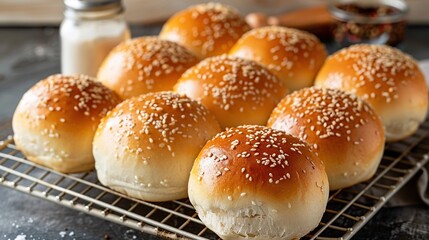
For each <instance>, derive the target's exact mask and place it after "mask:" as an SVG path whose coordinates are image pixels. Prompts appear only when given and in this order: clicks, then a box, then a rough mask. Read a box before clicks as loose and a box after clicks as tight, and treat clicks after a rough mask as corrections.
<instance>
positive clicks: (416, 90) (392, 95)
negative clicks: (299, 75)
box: [315, 44, 427, 111]
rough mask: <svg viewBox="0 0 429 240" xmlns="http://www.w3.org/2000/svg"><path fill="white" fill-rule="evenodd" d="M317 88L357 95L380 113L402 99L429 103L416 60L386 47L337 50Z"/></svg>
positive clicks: (354, 47) (320, 77)
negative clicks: (339, 90) (332, 89)
mask: <svg viewBox="0 0 429 240" xmlns="http://www.w3.org/2000/svg"><path fill="white" fill-rule="evenodd" d="M315 85H316V86H320V87H328V88H340V89H342V90H344V91H347V92H351V93H354V94H357V95H358V96H359V97H361V98H362V99H363V100H365V101H367V102H368V103H369V104H370V105H371V106H372V107H373V108H375V109H376V110H377V111H378V110H379V109H381V108H383V107H384V106H385V105H386V104H390V103H394V102H397V101H402V100H403V99H401V98H405V99H408V98H414V99H420V101H423V100H424V101H426V102H427V86H426V82H425V80H424V76H423V74H422V72H421V71H420V69H419V67H418V65H417V63H416V61H415V60H414V59H413V58H412V57H410V56H409V55H407V54H405V53H403V52H401V51H399V50H397V49H395V48H392V47H389V46H384V45H368V44H357V45H353V46H351V47H348V48H345V49H342V50H340V51H338V52H337V53H335V54H333V55H332V56H330V57H329V58H328V60H327V61H326V63H325V65H324V66H323V67H322V69H321V70H320V72H319V74H318V76H317V78H316V82H315ZM411 101H412V102H415V101H416V100H411ZM405 102H407V101H406V100H405ZM426 105H427V104H426Z"/></svg>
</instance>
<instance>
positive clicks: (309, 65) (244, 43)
mask: <svg viewBox="0 0 429 240" xmlns="http://www.w3.org/2000/svg"><path fill="white" fill-rule="evenodd" d="M229 54H230V55H232V56H236V57H241V58H245V59H250V60H254V61H257V62H259V63H261V64H262V65H264V66H265V67H267V68H268V69H270V70H271V71H272V72H273V73H275V74H276V75H277V77H278V78H280V79H281V80H282V81H283V83H284V84H285V86H286V87H287V88H288V89H289V90H291V91H295V90H297V89H301V88H304V87H309V86H311V85H313V82H314V79H315V77H316V75H317V72H318V71H319V69H320V68H321V67H322V65H323V62H324V61H325V59H326V56H327V52H326V50H325V46H324V45H323V44H322V43H321V42H320V41H319V39H318V38H317V37H316V36H314V35H313V34H310V33H307V32H304V31H300V30H297V29H292V28H285V27H277V26H270V27H262V28H256V29H253V30H252V31H249V32H247V33H246V34H244V35H243V36H242V37H241V38H240V39H239V40H238V41H237V43H236V44H235V45H234V46H233V47H232V49H231V51H230V52H229Z"/></svg>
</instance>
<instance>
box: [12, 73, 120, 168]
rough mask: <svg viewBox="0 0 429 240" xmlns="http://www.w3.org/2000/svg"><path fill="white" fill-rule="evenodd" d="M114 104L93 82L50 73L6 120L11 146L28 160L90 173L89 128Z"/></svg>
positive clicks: (113, 97) (105, 90)
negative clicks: (10, 127) (9, 129)
mask: <svg viewBox="0 0 429 240" xmlns="http://www.w3.org/2000/svg"><path fill="white" fill-rule="evenodd" d="M119 101H120V100H119V98H118V97H117V96H116V94H115V93H114V92H112V91H111V90H109V89H108V88H107V87H105V86H103V85H102V84H101V83H99V82H97V81H95V79H93V78H90V77H86V76H83V75H60V74H58V75H52V76H50V77H48V78H46V79H45V80H42V81H40V82H38V83H37V84H36V85H34V86H33V87H32V88H31V89H30V90H28V91H27V92H26V93H25V94H24V96H22V99H21V101H20V102H19V104H18V107H17V108H16V110H15V113H14V115H13V120H12V127H13V132H14V139H15V144H16V146H17V147H18V149H19V150H21V151H22V152H23V153H24V155H25V156H26V157H27V158H28V159H29V160H31V161H33V162H36V163H39V164H41V165H44V166H47V167H49V168H52V169H54V170H57V171H60V172H65V173H71V172H81V171H88V170H91V169H92V168H93V167H94V158H93V156H92V139H93V137H94V134H95V130H96V129H97V126H98V123H99V121H100V119H101V118H102V117H103V116H104V115H105V114H106V113H107V112H108V111H109V110H110V109H112V108H113V107H115V106H116V104H118V103H119Z"/></svg>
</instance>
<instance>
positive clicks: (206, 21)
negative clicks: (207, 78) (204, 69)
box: [160, 3, 250, 58]
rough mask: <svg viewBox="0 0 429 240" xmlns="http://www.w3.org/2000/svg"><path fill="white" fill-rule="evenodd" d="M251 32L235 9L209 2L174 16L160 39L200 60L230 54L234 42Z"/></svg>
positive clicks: (167, 23) (165, 26)
mask: <svg viewBox="0 0 429 240" xmlns="http://www.w3.org/2000/svg"><path fill="white" fill-rule="evenodd" d="M248 30H250V27H249V25H247V23H246V22H245V20H244V19H243V17H242V16H241V15H240V14H239V13H238V12H237V11H236V10H234V9H232V8H230V7H228V6H225V5H222V4H218V3H206V4H200V5H195V6H191V7H189V8H187V9H185V10H183V11H180V12H178V13H176V14H175V15H173V16H172V17H171V18H170V19H169V20H168V21H167V22H166V23H165V24H164V26H163V28H162V30H161V33H160V38H162V39H167V40H170V41H174V42H177V43H179V44H181V45H183V46H185V47H187V48H188V49H189V50H191V51H192V52H193V53H194V54H195V55H197V56H198V57H200V58H206V57H211V56H216V55H221V54H224V53H228V51H229V49H230V48H231V47H232V45H234V43H235V42H236V41H237V40H238V39H239V38H240V37H241V35H243V33H245V32H247V31H248Z"/></svg>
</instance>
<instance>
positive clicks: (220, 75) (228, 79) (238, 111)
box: [174, 55, 286, 128]
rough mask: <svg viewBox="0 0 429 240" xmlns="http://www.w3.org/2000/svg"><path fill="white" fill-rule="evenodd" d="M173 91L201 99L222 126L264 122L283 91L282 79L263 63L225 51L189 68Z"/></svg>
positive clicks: (262, 123)
mask: <svg viewBox="0 0 429 240" xmlns="http://www.w3.org/2000/svg"><path fill="white" fill-rule="evenodd" d="M174 91H176V92H179V93H183V94H186V95H187V96H188V97H190V98H193V99H196V100H198V101H201V103H202V104H204V105H205V106H206V107H207V108H208V109H209V110H210V111H211V112H213V114H214V115H215V116H216V118H217V119H218V121H219V123H220V125H221V127H222V128H227V127H234V126H239V125H242V124H256V125H265V124H266V123H267V120H268V117H269V116H270V114H271V111H272V110H273V108H274V107H275V106H276V105H277V103H278V102H279V101H280V100H281V99H282V98H283V96H284V95H285V94H286V88H285V87H284V86H283V84H282V82H281V81H280V80H279V79H278V78H277V77H276V76H275V75H273V74H272V73H271V72H270V71H269V70H267V69H266V68H264V67H263V66H261V65H259V64H258V63H256V62H253V61H250V60H245V59H240V58H236V57H230V56H226V55H222V56H216V57H211V58H207V59H205V60H203V61H201V62H200V63H199V64H197V65H195V66H194V67H192V68H190V69H189V70H188V71H186V72H185V73H184V74H183V75H182V77H181V78H180V80H179V81H178V82H177V84H176V85H175V86H174Z"/></svg>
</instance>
